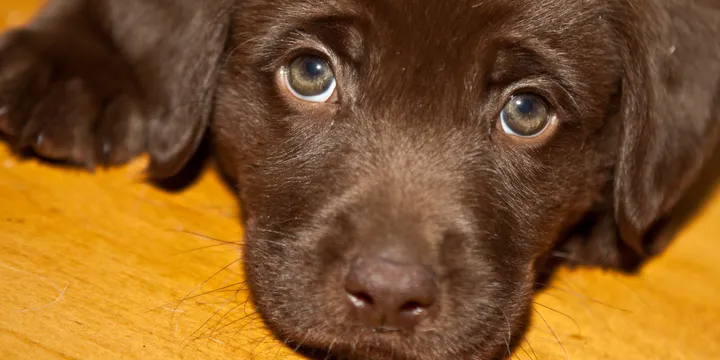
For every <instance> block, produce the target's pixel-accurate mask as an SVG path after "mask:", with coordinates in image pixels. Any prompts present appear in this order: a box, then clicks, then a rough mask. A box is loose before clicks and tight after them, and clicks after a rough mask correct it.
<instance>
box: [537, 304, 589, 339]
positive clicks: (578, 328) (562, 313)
mask: <svg viewBox="0 0 720 360" xmlns="http://www.w3.org/2000/svg"><path fill="white" fill-rule="evenodd" d="M533 304H535V305H538V306H542V307H544V308H546V309H548V310H550V311H552V312H554V313H556V314H560V315H562V316H564V317H566V318H568V319H570V321H572V322H573V324H575V329H576V330H577V332H578V334H579V333H582V331H581V330H580V325H579V324H578V323H577V321H575V319H573V318H572V317H571V316H570V315H568V314H565V313H564V312H561V311H559V310H555V309H553V308H551V307H549V306H547V305H543V304H541V303H539V302H537V301H533Z"/></svg>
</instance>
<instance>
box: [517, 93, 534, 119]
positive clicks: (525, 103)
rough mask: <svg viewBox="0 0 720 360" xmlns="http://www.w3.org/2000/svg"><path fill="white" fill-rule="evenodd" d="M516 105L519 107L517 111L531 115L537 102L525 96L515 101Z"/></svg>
mask: <svg viewBox="0 0 720 360" xmlns="http://www.w3.org/2000/svg"><path fill="white" fill-rule="evenodd" d="M515 106H516V107H517V111H518V112H519V113H521V114H525V115H530V114H532V112H533V110H534V109H535V104H534V103H533V102H532V100H530V99H528V98H526V97H523V98H520V99H518V100H517V101H515Z"/></svg>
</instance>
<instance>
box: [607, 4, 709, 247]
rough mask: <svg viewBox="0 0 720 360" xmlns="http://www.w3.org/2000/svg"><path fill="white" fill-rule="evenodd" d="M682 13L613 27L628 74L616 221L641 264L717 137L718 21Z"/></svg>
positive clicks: (658, 12) (646, 12)
mask: <svg viewBox="0 0 720 360" xmlns="http://www.w3.org/2000/svg"><path fill="white" fill-rule="evenodd" d="M708 4H709V3H708ZM680 6H684V5H679V6H678V7H674V8H663V9H645V8H643V9H642V14H635V16H637V18H636V19H628V20H631V21H624V22H623V24H620V25H619V27H621V28H623V30H624V31H623V32H624V33H623V36H621V37H622V38H624V39H625V41H624V44H623V47H624V50H623V51H624V54H623V57H624V63H625V66H626V69H625V77H624V80H623V84H622V96H623V97H622V119H623V124H622V126H623V130H622V135H621V142H620V149H619V158H618V163H617V168H616V175H615V184H614V189H615V190H614V192H615V193H614V201H615V217H616V221H617V225H618V228H619V231H620V236H621V238H622V240H623V241H624V242H625V243H626V244H627V245H628V246H630V247H631V248H632V249H634V250H635V251H636V252H637V253H638V255H640V256H646V255H649V253H652V252H655V251H653V250H650V249H652V248H654V246H653V241H655V239H653V238H652V230H653V227H654V226H656V225H657V224H659V223H660V222H662V221H664V220H665V218H666V217H668V216H669V215H670V213H671V211H672V210H673V209H674V207H675V206H676V204H677V203H678V201H679V199H680V198H681V196H682V195H683V194H684V192H685V191H686V190H687V188H688V186H689V185H690V184H691V183H692V182H693V180H694V179H695V177H696V176H697V174H698V171H699V170H700V169H701V168H702V166H703V165H704V163H705V161H706V159H707V158H708V156H709V155H710V152H711V150H712V148H714V146H715V144H716V142H717V141H718V138H719V137H720V121H719V120H720V117H719V115H720V111H719V110H720V81H719V79H720V42H718V41H717V38H718V36H720V34H718V32H717V29H720V16H718V15H717V14H718V12H717V9H716V10H714V11H713V10H711V9H702V8H701V7H700V6H697V7H694V8H690V5H687V8H682V7H680ZM706 6H714V7H716V8H717V6H716V5H706ZM626 11H627V10H626ZM638 11H639V10H638ZM628 16H630V17H633V16H632V15H628Z"/></svg>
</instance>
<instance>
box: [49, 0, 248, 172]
mask: <svg viewBox="0 0 720 360" xmlns="http://www.w3.org/2000/svg"><path fill="white" fill-rule="evenodd" d="M233 2H234V1H233V0H209V1H197V0H172V1H168V0H124V1H115V0H64V1H52V2H50V6H54V7H55V8H56V9H55V10H54V11H52V12H51V13H55V12H58V11H63V10H64V8H70V9H74V10H73V11H74V15H73V14H71V15H73V16H76V17H79V19H76V20H78V21H82V20H85V21H94V23H93V24H92V25H93V26H95V27H100V29H101V31H102V32H103V33H107V34H106V35H107V36H106V40H105V41H108V40H110V41H112V44H113V45H114V46H115V48H116V50H118V52H119V53H120V55H121V56H122V57H123V58H125V60H127V61H128V62H129V64H130V65H131V66H132V68H133V70H134V72H135V73H134V75H135V76H136V77H137V81H138V82H139V85H140V87H141V88H142V91H143V97H144V99H145V100H146V103H147V106H148V109H147V112H148V114H147V116H148V119H149V122H148V124H147V126H148V128H147V130H148V133H147V141H148V142H147V152H148V154H149V155H150V160H151V162H150V167H149V169H148V172H149V175H150V176H151V177H154V178H156V179H163V178H168V177H171V176H173V175H175V174H176V173H177V172H179V171H180V170H181V169H182V168H183V166H184V165H185V164H186V163H187V162H188V160H189V159H190V158H191V157H192V155H193V153H194V152H195V151H196V149H197V148H198V146H199V144H200V142H201V140H202V138H203V135H204V134H205V132H206V128H207V125H208V120H209V117H210V115H211V111H212V105H213V98H214V95H215V87H216V78H217V74H218V73H219V71H218V67H219V65H220V59H221V57H222V55H223V53H224V51H225V44H226V41H227V37H228V27H229V24H230V16H231V9H232V4H233ZM68 4H70V5H68ZM78 6H79V7H80V8H79V9H80V11H79V10H77V9H78V8H77V7H78ZM103 35H105V34H103Z"/></svg>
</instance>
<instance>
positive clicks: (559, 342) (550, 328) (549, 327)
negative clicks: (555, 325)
mask: <svg viewBox="0 0 720 360" xmlns="http://www.w3.org/2000/svg"><path fill="white" fill-rule="evenodd" d="M533 311H534V312H535V313H536V314H538V316H540V319H542V321H543V322H544V323H545V326H547V328H548V330H550V333H551V334H552V335H553V336H554V337H555V340H557V342H558V344H559V345H560V347H561V348H562V350H563V352H564V353H565V357H567V358H568V360H570V354H568V352H567V350H566V349H565V346H564V345H563V344H562V341H560V338H559V337H558V336H557V334H555V331H554V330H553V329H552V327H551V326H550V324H549V323H548V322H547V320H545V317H543V316H542V314H541V313H540V312H539V311H538V310H537V309H535V308H533Z"/></svg>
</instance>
